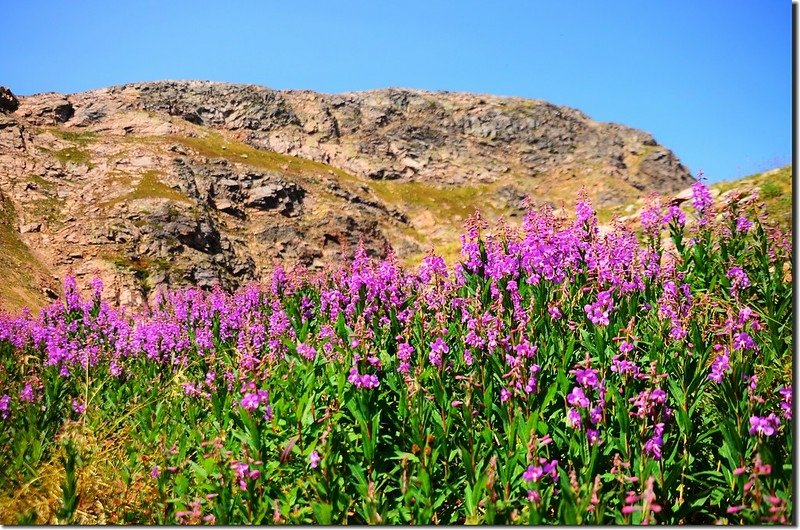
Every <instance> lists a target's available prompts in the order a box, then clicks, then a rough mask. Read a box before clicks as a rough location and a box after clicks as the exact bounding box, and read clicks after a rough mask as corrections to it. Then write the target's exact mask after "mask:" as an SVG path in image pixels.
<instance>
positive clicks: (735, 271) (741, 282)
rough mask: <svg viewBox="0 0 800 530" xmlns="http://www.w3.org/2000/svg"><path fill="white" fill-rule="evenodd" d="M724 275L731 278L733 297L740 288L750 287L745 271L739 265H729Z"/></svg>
mask: <svg viewBox="0 0 800 530" xmlns="http://www.w3.org/2000/svg"><path fill="white" fill-rule="evenodd" d="M726 276H727V277H728V279H730V280H731V294H732V295H733V296H734V297H738V296H739V292H740V291H741V290H742V289H746V288H748V287H750V278H748V277H747V273H746V272H745V271H744V269H742V268H741V267H736V266H734V267H731V268H730V269H728V272H727V273H726Z"/></svg>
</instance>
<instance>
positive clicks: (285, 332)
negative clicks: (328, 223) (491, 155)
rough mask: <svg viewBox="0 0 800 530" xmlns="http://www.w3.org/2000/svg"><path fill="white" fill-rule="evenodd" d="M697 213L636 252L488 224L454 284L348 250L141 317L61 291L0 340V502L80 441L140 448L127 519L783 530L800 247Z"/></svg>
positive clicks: (610, 241)
mask: <svg viewBox="0 0 800 530" xmlns="http://www.w3.org/2000/svg"><path fill="white" fill-rule="evenodd" d="M693 206H694V209H695V212H694V214H693V216H692V219H690V222H689V223H688V224H687V222H686V219H685V216H684V213H683V212H681V211H680V210H679V209H677V207H671V208H669V209H664V208H662V207H661V206H660V205H659V204H657V203H655V204H651V205H650V206H649V207H648V208H647V209H646V210H645V211H644V213H643V214H642V219H641V224H642V233H643V236H642V237H641V241H640V240H639V239H638V238H637V236H636V235H635V234H634V233H632V232H629V231H627V230H626V229H624V228H622V227H617V228H616V229H615V230H612V231H610V232H607V233H605V234H601V232H600V231H599V230H598V228H597V218H596V216H595V214H594V212H593V210H592V209H591V206H590V205H589V204H588V203H587V202H585V201H581V202H579V203H578V205H577V208H576V217H577V218H576V219H575V220H574V221H569V220H567V219H562V218H555V217H554V216H553V213H552V211H550V210H548V209H542V210H540V211H532V212H529V214H528V215H527V217H526V219H525V222H524V224H523V227H522V229H521V230H515V229H512V228H509V227H505V226H502V225H501V226H498V227H497V228H496V229H495V230H493V231H490V230H488V227H487V226H486V224H485V223H483V222H482V221H481V219H480V217H479V216H477V215H476V216H475V217H472V218H471V219H469V220H468V223H467V233H466V234H465V235H464V236H463V237H462V260H461V263H459V264H458V265H457V266H456V267H455V268H454V269H451V270H448V268H447V267H446V266H445V264H444V262H443V260H442V259H441V258H439V257H437V256H434V255H430V256H428V257H427V258H426V259H425V260H424V261H423V263H422V264H421V265H420V267H419V268H418V269H417V270H416V271H407V270H404V269H403V268H402V267H400V266H399V265H398V263H397V261H396V259H395V258H394V257H393V256H389V258H387V259H386V260H385V261H383V262H380V263H376V262H373V261H371V260H369V259H368V258H367V257H366V255H365V254H364V252H363V251H359V252H358V253H357V254H356V257H355V258H354V260H353V262H352V263H350V264H349V266H348V267H342V268H341V269H339V270H335V271H330V272H328V273H324V274H317V275H313V274H310V273H307V272H303V271H299V270H296V271H292V273H291V274H288V275H287V274H285V273H284V272H283V271H282V270H281V269H278V270H276V272H275V274H274V276H273V279H272V282H271V284H270V285H263V286H260V285H255V284H253V285H250V286H248V287H247V288H245V289H242V290H240V291H238V292H236V293H233V294H226V293H224V292H222V291H221V290H218V289H217V290H214V291H212V292H203V291H201V290H199V289H194V288H189V289H185V290H178V291H168V292H161V293H160V295H159V298H158V300H157V302H156V303H154V304H153V306H152V307H148V308H145V309H144V310H142V311H140V312H138V313H136V314H127V313H126V312H124V311H123V310H116V309H114V308H111V307H109V306H108V304H107V303H105V302H102V301H101V291H102V284H101V283H100V282H99V280H96V281H95V283H94V285H93V287H94V293H95V294H94V296H93V297H92V298H91V299H86V300H85V299H82V298H81V297H80V296H79V295H78V292H77V287H76V285H75V280H74V279H73V278H71V277H69V278H67V280H66V283H65V295H64V301H63V303H57V304H54V305H53V306H51V307H49V308H47V309H46V310H44V311H43V312H42V313H41V315H40V316H38V317H33V316H31V315H30V314H22V315H20V316H7V317H5V318H4V319H2V323H0V417H2V420H0V469H4V470H6V473H5V474H3V475H2V476H0V488H2V490H3V491H8V490H11V489H13V488H15V487H16V486H17V485H19V484H20V483H22V482H23V481H28V480H30V479H31V477H34V476H35V475H36V474H37V472H38V470H39V469H40V468H41V466H42V463H43V462H46V461H49V460H50V459H52V458H53V456H54V451H55V448H56V447H58V445H57V444H58V442H57V440H58V439H59V438H60V437H63V436H66V433H69V432H71V431H70V430H69V429H68V426H69V425H71V424H72V425H74V424H75V423H76V422H80V423H82V424H83V426H84V428H85V429H88V430H89V431H92V432H106V433H115V432H125V433H126V434H125V447H126V449H127V454H128V459H127V460H125V459H123V461H121V462H120V463H119V465H118V466H117V467H116V472H117V473H118V476H116V477H114V478H115V479H118V480H120V481H123V482H125V483H126V484H129V485H134V484H136V483H138V482H142V481H145V482H146V483H147V484H149V485H150V486H151V487H152V491H153V495H152V497H151V499H150V507H149V508H148V509H144V508H143V509H142V510H141V511H140V512H139V513H133V514H128V515H125V518H126V519H125V520H127V521H130V522H137V523H149V524H173V523H186V524H192V523H216V524H237V523H253V524H260V523H306V524H308V523H323V524H332V523H333V524H335V523H384V524H395V523H411V524H429V523H486V524H506V523H520V524H530V523H533V524H536V523H549V522H558V523H563V524H586V523H589V524H603V523H612V524H613V523H616V524H631V523H632V524H636V523H652V522H658V523H667V524H683V523H695V524H696V523H712V522H736V523H761V522H775V523H787V522H791V521H793V513H792V507H793V501H794V497H793V495H794V493H793V489H792V483H793V481H792V460H793V452H792V451H793V423H792V422H793V418H792V401H791V400H792V395H793V391H792V389H793V386H792V385H793V383H792V375H791V374H792V365H791V351H792V343H791V340H792V327H791V326H792V324H791V322H792V318H791V317H792V285H791V279H790V277H791V273H792V264H791V258H790V249H789V247H788V244H787V243H786V242H785V239H784V238H782V236H781V233H780V231H779V230H777V229H775V228H771V227H769V226H765V225H764V224H762V222H761V221H760V220H758V219H752V218H751V217H748V213H747V210H748V208H750V206H748V205H745V204H742V205H738V204H733V205H731V206H728V207H726V208H724V209H723V211H722V212H721V213H719V215H717V211H716V210H715V207H714V205H713V200H712V199H711V196H710V194H709V193H708V190H707V189H706V188H705V186H703V185H702V184H697V185H696V186H695V190H694V199H693ZM664 231H667V232H668V234H669V239H668V244H664V242H662V233H663V232H664ZM109 436H113V434H109ZM68 454H69V453H68ZM69 465H72V466H73V468H74V466H75V463H74V462H73V464H68V467H69ZM67 472H68V473H67V479H66V482H65V483H64V484H65V486H64V489H63V492H64V500H63V505H64V507H67V506H72V504H70V503H71V502H73V501H74V503H75V504H76V505H77V503H78V501H79V500H80V501H81V502H89V501H90V499H87V498H86V497H85V496H81V497H78V494H79V490H80V488H81V484H82V482H81V481H78V482H77V483H75V484H74V485H73V486H74V487H73V486H69V484H71V482H70V479H69V477H70V475H69V469H67ZM72 473H74V470H73V471H72ZM73 479H74V476H73ZM131 487H132V486H131ZM62 513H64V514H66V512H62ZM25 517H26V516H25V514H5V518H6V519H7V521H9V522H15V521H17V520H25Z"/></svg>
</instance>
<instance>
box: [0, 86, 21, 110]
mask: <svg viewBox="0 0 800 530" xmlns="http://www.w3.org/2000/svg"><path fill="white" fill-rule="evenodd" d="M18 108H19V100H18V99H17V96H15V95H14V94H13V93H12V92H11V90H9V89H8V88H7V87H4V86H0V112H5V113H11V112H14V111H15V110H17V109H18Z"/></svg>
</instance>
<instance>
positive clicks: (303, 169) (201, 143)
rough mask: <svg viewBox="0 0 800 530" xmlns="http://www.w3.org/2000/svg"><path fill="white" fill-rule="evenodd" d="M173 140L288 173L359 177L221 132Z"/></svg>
mask: <svg viewBox="0 0 800 530" xmlns="http://www.w3.org/2000/svg"><path fill="white" fill-rule="evenodd" d="M170 140H171V141H173V142H176V143H179V144H181V145H183V146H185V147H188V148H190V149H193V150H194V151H197V152H198V153H199V154H200V155H202V156H205V157H208V158H224V159H226V160H228V161H229V162H233V163H239V164H247V165H249V166H253V167H257V168H259V169H263V170H266V171H274V172H276V173H282V174H285V175H289V176H294V177H301V178H302V177H308V176H311V175H323V174H325V173H328V172H332V173H333V174H334V175H336V176H338V177H339V178H341V179H344V180H348V181H353V180H358V179H357V178H356V177H354V176H353V175H350V174H349V173H347V172H346V171H343V170H341V169H338V168H335V167H333V166H329V165H327V164H323V163H321V162H314V161H313V160H308V159H306V158H300V157H296V156H291V155H284V154H281V153H275V152H273V151H265V150H262V149H257V148H255V147H251V146H249V145H247V144H244V143H242V142H237V141H235V140H229V139H227V138H225V137H224V136H222V135H221V134H218V133H208V134H206V135H205V136H202V137H188V136H173V137H170Z"/></svg>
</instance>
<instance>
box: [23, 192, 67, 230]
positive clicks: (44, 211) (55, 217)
mask: <svg viewBox="0 0 800 530" xmlns="http://www.w3.org/2000/svg"><path fill="white" fill-rule="evenodd" d="M65 202H66V201H64V199H59V198H57V197H47V198H44V199H35V200H33V201H31V202H30V206H28V207H27V208H26V211H27V213H28V214H30V215H32V216H33V217H35V218H36V219H38V220H44V221H47V222H48V223H49V224H52V225H59V224H60V223H61V212H62V210H63V209H64V204H65Z"/></svg>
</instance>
